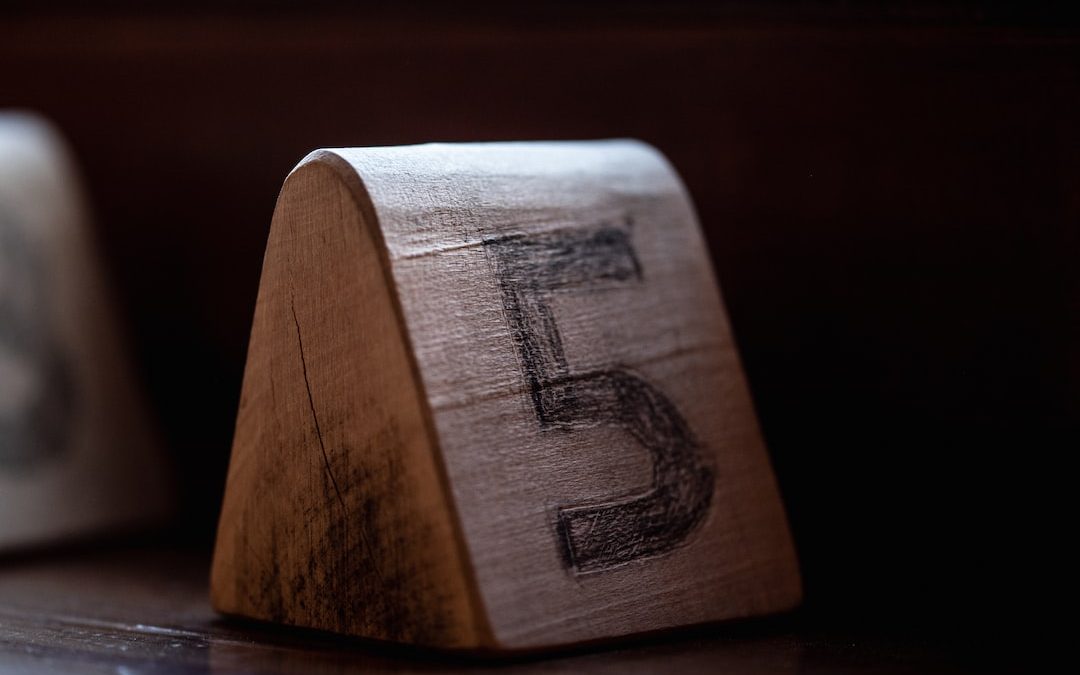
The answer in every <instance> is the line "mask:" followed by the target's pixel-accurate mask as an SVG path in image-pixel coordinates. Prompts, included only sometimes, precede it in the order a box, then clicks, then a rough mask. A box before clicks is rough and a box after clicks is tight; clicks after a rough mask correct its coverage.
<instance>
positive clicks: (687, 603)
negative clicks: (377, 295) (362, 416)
mask: <svg viewBox="0 0 1080 675" xmlns="http://www.w3.org/2000/svg"><path fill="white" fill-rule="evenodd" d="M343 156H344V157H345V158H346V159H348V160H349V161H350V162H352V163H353V164H354V165H355V166H357V169H358V171H359V172H360V174H361V175H362V176H364V179H365V183H366V184H367V185H368V189H369V191H370V194H371V197H372V201H373V203H374V205H375V207H376V209H377V210H378V212H379V220H380V222H381V223H382V227H383V232H384V236H385V237H386V242H387V247H388V249H389V251H390V253H391V256H392V260H393V270H394V275H395V278H396V280H397V287H398V289H399V293H400V296H401V302H402V307H403V309H404V314H405V317H406V320H407V325H408V326H409V335H410V337H411V340H412V344H413V347H414V350H415V355H416V359H417V363H418V364H419V368H420V372H421V374H422V378H423V381H424V385H425V388H426V392H427V396H428V397H429V400H430V404H431V407H432V410H433V415H434V419H435V423H436V427H437V429H438V433H439V443H440V448H441V453H442V458H443V461H444V463H445V467H446V472H447V476H448V479H449V483H450V485H451V488H452V494H453V496H454V499H455V502H456V506H457V509H458V512H459V516H460V521H461V525H462V530H463V533H464V536H465V540H466V542H467V546H468V550H469V554H470V556H471V560H472V563H473V566H474V570H475V574H476V579H477V584H478V588H479V592H480V595H481V597H482V599H483V602H484V604H485V608H486V611H487V615H488V619H489V621H490V626H491V630H492V632H493V635H494V639H495V641H496V643H497V644H499V645H500V646H503V647H507V648H529V647H537V646H543V645H550V644H554V643H563V642H574V641H582V640H591V639H600V638H606V637H611V636H616V635H622V634H626V633H633V632H639V631H648V630H655V629H663V628H668V627H671V626H676V625H681V624H688V623H695V622H703V621H713V620H722V619H730V618H736V617H745V616H751V615H758V614H763V613H768V612H773V611H780V610H785V609H790V608H791V607H793V606H794V605H796V604H797V603H798V601H799V599H800V593H801V590H800V582H799V575H798V569H797V564H796V560H795V555H794V552H793V548H792V544H791V541H790V536H789V533H788V529H787V523H786V519H785V516H784V513H783V508H782V505H781V502H780V498H779V495H778V491H777V488H776V485H775V481H774V478H773V476H772V473H771V468H770V465H769V461H768V457H767V454H766V451H765V448H764V444H763V441H762V438H761V434H760V431H759V428H758V425H757V423H756V419H755V415H754V411H753V407H752V402H751V399H750V395H749V391H748V388H747V384H746V381H745V377H744V375H743V372H742V369H741V366H740V364H739V360H738V355H737V353H736V349H735V345H734V342H733V340H732V336H731V331H730V329H729V326H728V323H727V320H726V317H725V313H724V310H723V306H722V303H721V300H720V296H719V293H718V291H717V288H716V283H715V280H714V279H713V275H712V270H711V266H710V262H709V259H708V255H707V250H706V248H705V245H704V242H703V241H702V238H701V234H700V231H699V229H698V226H697V223H696V220H695V216H694V214H693V210H692V208H691V206H690V203H689V200H688V198H687V196H686V194H685V192H684V190H683V188H682V186H681V184H680V183H679V181H678V179H677V177H676V176H675V175H674V173H673V172H672V171H671V169H670V168H669V167H668V166H667V164H666V162H664V161H663V159H662V158H661V157H659V156H658V155H657V154H656V153H655V152H654V151H652V150H650V149H648V148H646V147H644V146H641V145H640V144H635V143H612V142H607V143H595V144H591V143H574V144H500V145H476V146H464V147H457V146H420V147H416V148H399V149H386V150H381V149H375V150H358V151H346V152H344V153H343Z"/></svg>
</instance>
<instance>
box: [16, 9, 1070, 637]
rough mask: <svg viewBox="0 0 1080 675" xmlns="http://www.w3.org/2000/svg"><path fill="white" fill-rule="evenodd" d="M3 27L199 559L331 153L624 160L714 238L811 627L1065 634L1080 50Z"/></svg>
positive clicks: (884, 41)
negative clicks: (279, 281)
mask: <svg viewBox="0 0 1080 675" xmlns="http://www.w3.org/2000/svg"><path fill="white" fill-rule="evenodd" d="M266 7H267V5H266V4H265V3H245V2H232V3H225V4H222V3H198V2H196V3H187V4H183V5H180V4H179V3H177V6H159V7H157V8H156V9H154V10H152V11H148V10H145V9H140V8H138V6H137V5H136V4H135V3H123V2H119V3H109V4H106V5H104V6H103V7H102V8H99V9H96V10H95V11H93V12H90V11H89V10H86V9H85V8H83V7H82V5H80V4H79V3H59V4H57V3H54V4H52V5H48V6H47V7H45V8H42V7H39V6H37V5H34V4H30V3H17V4H16V5H14V6H10V5H9V6H8V7H7V9H4V10H0V11H2V12H3V13H2V14H0V75H2V76H0V107H3V108H9V107H25V108H30V109H34V110H37V111H40V112H41V113H43V114H45V115H47V116H49V117H50V118H52V119H53V120H54V121H55V122H56V123H57V124H58V125H59V126H60V128H61V129H62V130H63V131H64V132H65V133H66V134H67V136H68V138H69V140H70V142H71V144H72V145H73V147H74V150H75V152H76V154H77V156H78V158H79V160H80V163H81V166H82V168H83V170H84V174H85V177H86V180H87V183H88V188H89V193H90V197H91V201H92V204H93V206H94V208H95V213H96V216H97V234H98V238H99V242H100V245H101V248H102V250H103V252H104V255H105V258H106V261H107V264H108V268H109V272H110V274H111V277H112V281H113V284H114V287H115V290H116V293H117V295H118V298H119V301H120V304H121V309H122V311H123V313H124V316H125V318H126V321H127V327H128V329H129V333H130V335H131V337H132V340H133V344H134V348H135V350H136V352H137V353H136V358H137V362H138V364H139V366H140V368H141V375H142V378H143V382H144V385H145V387H146V390H147V392H148V394H149V396H150V398H151V400H152V403H153V406H154V409H155V411H156V414H157V416H158V418H159V422H160V427H161V429H162V431H163V434H164V436H165V438H166V440H167V442H168V445H169V448H170V449H171V452H172V455H173V457H174V458H175V462H176V465H177V469H178V474H179V475H180V476H181V485H182V488H183V489H182V495H183V507H184V508H183V510H182V515H181V517H180V518H179V519H178V520H177V522H176V523H175V524H174V527H173V529H172V534H173V536H176V537H180V538H183V539H186V540H188V541H190V542H191V543H192V544H193V545H195V546H209V545H210V543H211V542H212V535H213V531H214V526H215V519H216V510H217V507H218V505H219V502H220V498H221V492H222V489H223V480H224V472H225V467H226V463H227V460H228V453H229V446H230V442H231V435H232V427H233V419H234V415H235V412H236V407H237V397H238V393H239V385H240V378H241V375H242V370H243V365H244V356H245V349H246V344H247V338H248V330H249V327H250V320H251V316H252V310H253V306H254V300H255V293H256V290H257V286H258V279H259V270H260V265H261V261H262V253H263V246H264V244H265V239H266V234H267V229H268V226H269V223H270V216H271V214H272V212H273V208H274V200H275V197H276V194H277V190H278V188H279V187H280V185H281V182H282V180H283V179H284V177H285V175H286V174H287V172H288V171H289V169H290V168H291V167H292V166H293V165H294V164H295V163H296V162H297V161H298V160H299V159H300V158H301V157H302V156H303V155H304V154H306V153H307V152H308V151H309V150H312V149H314V148H318V147H322V146H347V145H375V144H400V143H415V142H422V141H428V140H446V141H467V140H508V139H575V138H597V137H614V136H632V137H637V138H641V139H644V140H646V141H648V142H650V143H653V144H655V145H656V146H657V147H659V148H660V149H661V150H663V151H664V152H665V153H666V154H667V155H668V156H669V157H670V159H671V160H672V161H673V162H674V164H675V166H676V167H677V168H678V169H679V171H680V172H681V173H682V175H683V177H684V178H685V180H686V182H687V184H688V186H689V189H690V191H691V193H692V194H693V197H694V199H695V201H696V203H697V206H698V208H699V211H700V216H701V221H702V224H703V227H704V228H705V230H706V232H707V236H708V240H709V245H710V248H711V252H712V255H713V259H714V261H715V263H716V269H717V273H718V275H719V279H720V281H721V284H722V287H723V292H724V294H725V299H726V302H727V304H728V308H729V311H730V315H731V319H732V322H733V325H734V329H735V332H736V336H737V339H738V341H739V344H740V347H741V350H742V356H743V359H744V362H745V365H746V368H747V371H748V374H749V377H750V382H751V386H752V389H753V393H754V396H755V400H756V403H757V406H758V411H759V414H760V417H761V420H762V423H763V426H764V429H765V433H766V436H767V441H768V444H769V447H770V449H771V452H772V456H773V460H774V463H775V467H776V471H777V473H778V476H779V480H780V483H781V488H782V490H783V494H784V497H785V501H786V504H787V508H788V512H789V514H790V518H791V522H792V525H793V528H794V534H795V537H796V542H797V545H798V548H799V552H800V557H801V560H802V566H803V571H804V576H805V584H806V591H807V599H806V606H805V609H804V611H803V612H802V617H803V619H802V620H807V621H812V622H822V623H832V622H839V623H844V624H848V625H856V626H858V625H874V626H889V627H891V628H893V629H897V630H903V631H916V632H925V633H926V634H927V635H934V636H939V637H940V636H946V637H954V636H955V637H960V638H963V639H967V640H977V641H985V640H996V639H998V638H1003V637H1004V638H1007V639H1012V638H1015V636H1017V635H1027V634H1028V632H1029V631H1030V629H1031V628H1032V627H1033V626H1035V625H1038V624H1039V623H1040V622H1041V621H1042V620H1043V617H1044V616H1045V614H1044V612H1045V611H1046V608H1048V607H1050V606H1053V605H1056V604H1063V603H1065V602H1066V600H1065V598H1064V591H1063V584H1064V582H1063V581H1062V579H1064V578H1065V577H1064V575H1061V574H1059V573H1058V571H1059V570H1063V569H1064V567H1065V566H1064V563H1063V562H1062V558H1061V549H1062V548H1063V546H1064V544H1065V543H1068V542H1069V541H1070V540H1071V539H1072V538H1073V534H1074V531H1075V525H1073V524H1072V523H1071V518H1070V517H1069V516H1067V515H1066V513H1067V512H1066V511H1065V510H1064V509H1065V503H1066V501H1067V496H1068V492H1067V491H1066V487H1065V485H1066V483H1065V481H1064V480H1061V479H1062V478H1067V477H1068V474H1067V470H1066V466H1068V465H1071V463H1068V460H1069V459H1071V456H1072V455H1073V454H1074V453H1075V451H1076V449H1077V448H1078V447H1080V442H1078V441H1080V349H1078V347H1077V345H1078V341H1080V322H1078V319H1077V317H1078V310H1080V272H1078V263H1077V260H1078V254H1080V49H1078V47H1080V38H1078V35H1080V32H1078V30H1077V25H1078V24H1077V21H1076V20H1075V16H1074V15H1073V14H1069V13H1065V12H1063V11H1061V10H1060V8H1056V7H1052V6H1050V7H1047V6H1042V5H1030V4H1028V5H1016V6H1013V5H1009V4H1003V3H927V2H923V3H870V4H865V3H823V2H819V3H776V2H774V3H762V4H748V3H736V4H721V5H713V4H707V3H680V4H677V5H660V4H659V3H658V6H655V7H653V6H650V5H648V4H647V3H646V4H643V3H631V4H629V5H627V4H623V3H599V4H593V5H587V6H579V5H576V4H569V3H566V4H560V3H542V4H540V5H531V6H530V7H529V9H527V10H525V9H511V8H505V7H501V6H499V5H493V6H490V7H489V6H485V5H483V4H480V5H477V4H467V5H464V6H462V5H454V6H453V7H449V6H444V5H440V4H432V5H425V4H410V5H407V6H404V7H398V8H396V9H384V8H378V7H372V6H367V5H345V4H339V3H328V2H320V3H314V4H310V3H308V4H305V3H299V2H297V3H287V2H277V3H271V4H270V7H271V8H272V9H271V11H268V10H267V9H266Z"/></svg>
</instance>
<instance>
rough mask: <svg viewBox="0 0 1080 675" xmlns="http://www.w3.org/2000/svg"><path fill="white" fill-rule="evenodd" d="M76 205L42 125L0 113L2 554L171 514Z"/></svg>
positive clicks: (73, 177) (49, 132) (66, 161)
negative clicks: (6, 550)
mask: <svg viewBox="0 0 1080 675" xmlns="http://www.w3.org/2000/svg"><path fill="white" fill-rule="evenodd" d="M87 211H88V210H87V208H86V207H85V205H84V204H83V199H82V192H81V186H80V185H79V179H78V175H77V172H76V171H75V168H74V166H73V165H72V162H71V160H70V158H69V156H68V152H67V148H66V147H65V144H64V142H63V141H62V139H61V138H60V136H59V134H58V133H57V132H56V131H55V130H54V129H53V128H52V126H51V125H49V124H48V123H47V122H45V121H44V120H43V119H41V118H40V117H37V116H35V115H32V114H29V113H3V114H0V549H10V548H16V547H26V546H35V545H41V544H44V543H47V542H52V541H55V540H59V539H63V538H66V537H73V536H85V535H86V534H87V533H89V532H97V531H101V530H108V529H112V530H116V529H126V528H130V527H133V526H139V525H145V524H147V523H149V522H153V521H155V520H162V519H163V518H164V517H165V516H166V515H167V514H168V513H169V511H170V510H171V506H172V499H171V489H170V488H171V485H170V480H169V476H168V472H167V470H166V465H165V461H164V457H163V456H162V454H161V448H160V447H159V445H158V443H157V438H156V437H155V434H154V433H153V431H152V427H151V424H150V421H149V416H148V414H147V410H146V407H145V405H144V402H143V400H142V398H141V397H140V395H139V391H138V388H137V386H136V384H135V380H134V377H133V373H132V371H131V364H130V362H129V361H128V359H127V355H126V354H125V347H126V346H125V345H124V341H123V339H122V337H121V333H120V331H119V330H118V327H117V321H116V317H115V314H114V307H113V305H112V301H111V298H110V296H109V293H108V289H107V288H106V285H105V281H104V277H103V275H102V272H101V268H100V260H99V259H98V256H97V252H96V250H95V248H94V246H93V242H92V238H91V236H90V231H89V230H90V225H89V218H88V214H87Z"/></svg>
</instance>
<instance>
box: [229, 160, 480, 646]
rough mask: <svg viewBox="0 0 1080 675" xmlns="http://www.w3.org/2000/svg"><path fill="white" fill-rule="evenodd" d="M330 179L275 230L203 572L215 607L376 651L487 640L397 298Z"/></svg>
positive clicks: (296, 196)
mask: <svg viewBox="0 0 1080 675" xmlns="http://www.w3.org/2000/svg"><path fill="white" fill-rule="evenodd" d="M356 197H357V195H356V194H355V193H354V192H353V190H352V189H351V188H350V187H349V186H347V185H346V183H345V182H343V181H342V179H341V177H340V175H339V173H338V169H336V168H332V167H331V166H328V165H327V164H324V163H321V162H313V163H309V164H305V165H303V166H301V167H300V168H299V169H297V170H296V171H294V172H293V174H292V175H291V176H290V177H289V179H288V180H287V181H286V184H285V187H284V188H283V190H282V194H281V196H280V198H279V201H278V205H277V209H276V210H275V213H274V219H273V224H272V227H271V233H270V238H269V242H268V245H267V250H266V257H265V261H264V265H263V276H262V281H261V284H260V288H259V296H258V301H257V306H256V310H255V318H254V324H253V328H252V336H251V343H250V346H249V353H248V361H247V367H246V370H245V374H244V384H243V390H242V396H241V401H240V410H239V414H238V418H237V426H236V436H235V440H234V445H233V451H232V460H231V464H230V468H229V476H228V484H227V488H226V494H225V501H224V505H223V510H222V515H221V522H220V526H219V531H218V541H217V547H216V551H215V559H214V566H213V573H212V595H213V601H214V606H215V608H216V609H218V610H219V611H222V612H225V613H229V614H236V615H242V616H248V617H254V618H257V619H262V620H268V621H275V622H281V623H287V624H294V625H299V626H307V627H312V628H318V629H323V630H331V631H337V632H342V633H350V634H353V635H361V636H366V637H373V638H378V639H387V640H397V641H407V642H416V643H422V644H429V645H436V646H446V647H469V646H474V645H476V643H477V642H478V640H480V637H479V635H478V632H477V629H476V616H475V613H474V612H473V609H472V606H471V600H470V597H471V596H470V589H469V588H468V584H467V583H466V581H465V579H466V576H465V574H464V568H463V566H462V561H461V556H460V553H459V550H460V547H459V544H458V543H457V539H456V538H455V537H456V534H455V530H454V527H455V524H454V523H453V521H452V518H451V516H450V514H449V511H448V508H447V503H446V502H447V499H446V495H445V492H444V490H443V488H442V484H441V482H440V476H439V474H438V469H437V466H436V465H435V458H434V455H433V443H432V438H431V433H430V430H429V429H430V422H429V421H428V419H427V417H426V415H427V414H428V413H427V411H426V410H425V409H424V407H423V405H422V402H421V397H420V394H419V390H418V387H417V383H416V380H415V377H414V374H413V373H414V371H413V369H412V365H411V362H410V356H409V354H408V351H407V343H406V340H405V339H404V337H403V335H402V332H401V327H400V319H399V318H398V315H397V313H396V311H395V306H394V299H393V296H392V289H390V288H389V287H388V286H387V276H386V273H385V270H384V265H383V264H382V262H381V261H380V253H379V251H378V250H377V248H376V246H375V244H374V240H373V237H372V231H371V228H372V227H373V224H371V223H368V222H364V219H363V216H362V214H361V211H360V210H359V208H358V205H357V203H356Z"/></svg>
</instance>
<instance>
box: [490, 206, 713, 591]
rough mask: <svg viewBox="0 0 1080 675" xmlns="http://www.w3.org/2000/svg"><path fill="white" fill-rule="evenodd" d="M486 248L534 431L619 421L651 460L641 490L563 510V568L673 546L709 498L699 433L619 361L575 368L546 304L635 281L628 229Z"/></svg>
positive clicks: (600, 564) (496, 242)
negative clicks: (529, 401)
mask: <svg viewBox="0 0 1080 675" xmlns="http://www.w3.org/2000/svg"><path fill="white" fill-rule="evenodd" d="M485 245H486V246H485V248H486V250H487V251H488V252H489V253H490V255H492V257H493V259H494V261H495V265H496V274H497V278H498V281H499V285H500V287H501V290H502V297H503V308H504V310H505V313H506V316H507V320H508V322H509V324H510V333H511V335H512V337H513V339H514V342H515V344H516V346H517V350H518V354H519V356H520V362H521V374H522V377H523V378H524V380H525V384H526V386H527V388H528V391H529V395H530V396H531V397H532V404H533V410H534V411H535V413H536V418H537V420H538V421H539V423H540V428H541V429H545V430H549V429H564V430H572V429H575V428H582V427H589V426H601V425H610V426H614V427H618V428H619V429H622V430H624V431H626V432H627V433H628V434H630V436H632V437H633V438H634V440H636V441H637V442H638V443H639V444H640V445H641V446H643V447H644V448H645V449H646V450H647V451H648V453H649V455H650V458H651V459H652V480H651V482H650V485H649V487H648V488H647V489H646V490H645V491H643V492H640V493H638V494H633V495H629V496H625V497H619V498H615V499H612V500H611V501H605V502H602V503H589V504H568V505H564V506H560V507H559V509H558V516H557V522H556V525H557V530H558V536H559V544H560V548H561V549H562V554H563V558H564V560H565V561H566V564H567V566H568V567H569V568H570V569H571V570H573V571H574V572H575V573H576V574H585V573H588V572H599V571H602V570H606V569H610V568H612V567H617V566H620V565H623V564H626V563H628V562H631V561H634V560H640V559H644V558H651V557H655V556H658V555H662V554H664V553H667V552H669V551H671V550H673V549H674V548H676V547H677V546H679V545H680V544H681V543H682V542H683V541H684V540H685V539H686V538H687V536H689V534H690V533H691V532H692V531H693V530H694V529H695V528H696V527H697V526H698V525H699V524H700V523H701V522H702V521H703V520H704V518H705V515H706V513H707V512H708V510H709V506H710V503H711V501H712V493H713V474H712V471H711V470H710V469H709V468H708V467H707V466H705V465H704V464H703V463H702V461H701V458H700V452H699V446H698V442H697V440H696V439H695V438H694V435H693V434H692V433H691V431H690V428H689V427H688V426H687V424H686V421H685V420H684V419H683V417H682V415H680V414H679V411H678V409H677V408H676V407H675V405H674V404H673V403H672V402H671V401H670V400H669V399H668V398H667V396H665V395H664V394H663V393H662V392H661V391H660V390H658V389H657V388H656V387H654V386H652V385H651V384H649V383H648V382H646V381H645V380H643V379H641V378H640V377H638V376H637V375H634V374H633V373H631V372H629V371H627V370H625V369H623V368H619V367H617V366H614V367H611V368H608V369H603V370H594V371H588V372H572V371H571V370H570V368H569V366H568V364H567V362H566V354H565V352H564V350H563V345H562V338H561V336H560V335H559V328H558V326H557V325H556V323H555V317H554V315H553V314H552V311H551V307H550V305H549V304H548V298H549V297H550V296H551V295H552V294H553V293H557V292H562V291H569V290H578V291H582V290H588V289H589V288H596V287H598V286H602V285H608V284H613V283H626V282H631V281H640V280H641V278H642V275H641V266H640V264H639V262H638V260H637V256H636V255H635V254H634V249H633V246H632V245H631V243H630V239H629V237H628V235H627V232H626V231H625V230H624V229H620V228H617V227H611V226H603V227H599V228H596V229H592V230H586V231H584V232H580V231H579V232H559V233H555V234H544V235H540V236H533V237H521V236H510V237H503V238H499V239H492V240H488V241H486V242H485Z"/></svg>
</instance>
